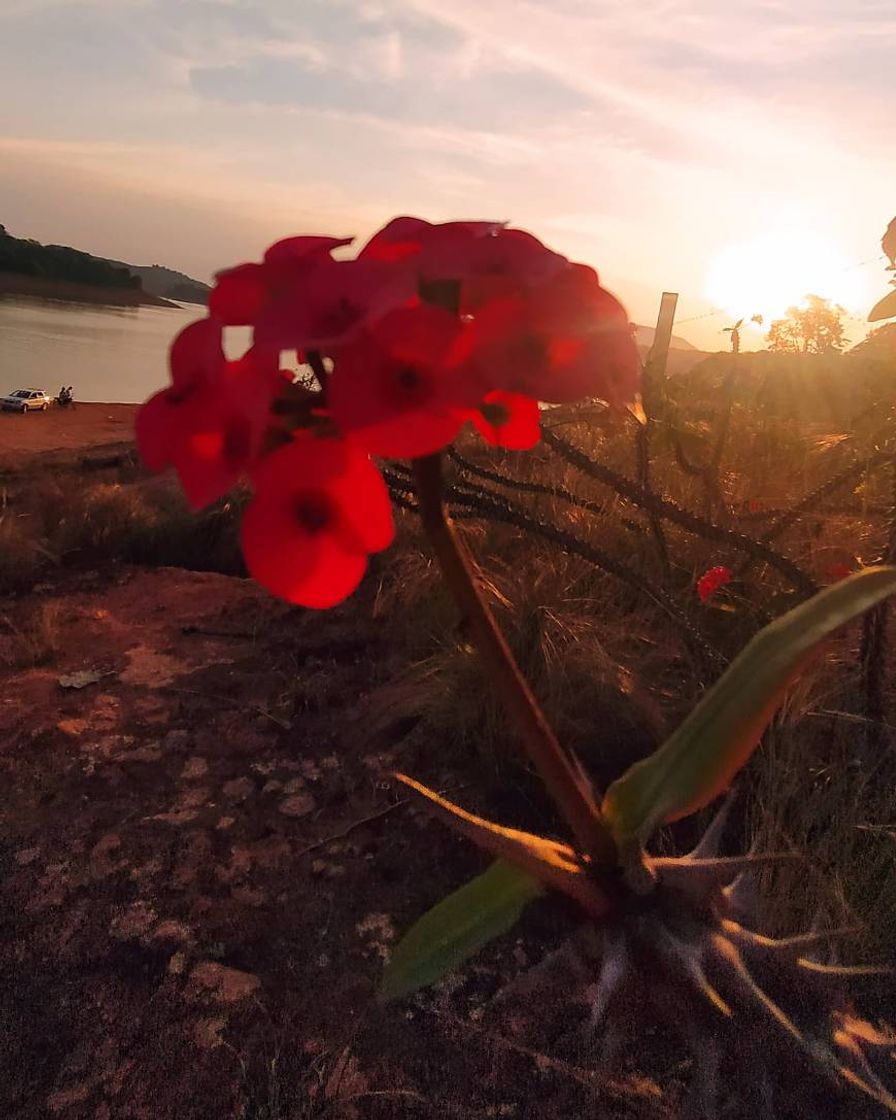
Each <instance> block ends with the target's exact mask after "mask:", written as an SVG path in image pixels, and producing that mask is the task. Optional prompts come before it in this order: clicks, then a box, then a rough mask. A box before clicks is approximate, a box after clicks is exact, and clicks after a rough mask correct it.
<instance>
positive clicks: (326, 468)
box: [242, 432, 394, 607]
mask: <svg viewBox="0 0 896 1120" xmlns="http://www.w3.org/2000/svg"><path fill="white" fill-rule="evenodd" d="M253 477H254V481H255V486H256V496H255V499H254V500H253V502H252V503H251V505H250V506H249V508H248V510H247V511H246V516H245V518H244V520H243V530H242V537H243V550H244V554H245V557H246V563H247V565H248V567H249V570H250V571H251V573H252V574H253V576H255V578H256V579H258V581H259V582H260V583H262V584H264V586H265V587H267V588H268V589H269V590H271V591H273V592H274V593H275V594H277V595H280V596H281V597H283V598H285V599H288V600H290V601H291V602H295V603H302V604H303V605H305V606H309V607H328V606H332V605H334V604H335V603H337V602H340V601H341V600H342V599H344V598H345V597H346V596H347V595H349V594H351V592H352V591H353V590H354V589H355V587H357V585H358V583H359V582H360V580H361V577H362V576H363V574H364V570H365V568H366V564H367V553H368V552H372V551H378V550H380V549H382V548H386V547H387V546H388V545H389V544H390V543H391V541H392V537H393V534H394V527H393V524H392V514H391V507H390V503H389V496H388V491H387V490H386V486H385V483H384V482H383V480H382V477H381V476H380V474H379V471H377V469H376V467H375V466H374V465H373V463H371V462H370V460H369V459H368V458H367V456H366V455H364V454H363V452H361V451H360V450H359V449H358V448H357V447H354V446H352V445H351V444H349V443H348V442H347V441H345V440H337V439H318V438H316V437H314V436H312V435H311V434H310V433H307V432H304V433H300V434H299V435H298V436H297V437H296V439H295V440H294V441H293V442H292V443H290V444H288V445H287V446H285V447H283V448H280V449H279V450H278V451H275V452H273V453H272V454H271V455H269V456H268V457H267V459H265V460H264V461H263V462H262V463H261V464H259V466H258V468H257V469H256V470H255V472H254V475H253ZM309 502H310V503H311V505H312V506H315V505H317V506H319V507H320V508H322V509H323V510H325V511H328V513H329V520H328V521H325V522H324V523H323V524H322V525H321V526H320V527H319V528H315V529H314V530H313V531H312V530H309V529H308V528H307V526H306V525H303V523H302V520H301V518H300V517H299V516H298V515H297V510H298V509H299V508H300V506H301V505H302V504H303V503H309Z"/></svg>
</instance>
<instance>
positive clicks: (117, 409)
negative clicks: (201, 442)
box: [0, 403, 138, 469]
mask: <svg viewBox="0 0 896 1120" xmlns="http://www.w3.org/2000/svg"><path fill="white" fill-rule="evenodd" d="M137 408H138V406H137V405H135V404H93V403H90V404H80V403H79V404H77V405H76V407H75V408H73V409H71V408H55V407H53V408H50V409H49V411H47V412H28V413H26V414H25V415H22V414H21V413H18V412H0V467H3V468H6V469H9V468H13V467H16V466H18V465H20V464H21V463H22V462H23V461H24V459H25V458H26V457H28V456H31V455H33V454H35V453H37V452H43V451H61V450H82V449H87V448H95V447H101V446H103V445H105V444H113V443H122V442H125V441H130V440H132V439H133V436H134V415H135V414H136V412H137Z"/></svg>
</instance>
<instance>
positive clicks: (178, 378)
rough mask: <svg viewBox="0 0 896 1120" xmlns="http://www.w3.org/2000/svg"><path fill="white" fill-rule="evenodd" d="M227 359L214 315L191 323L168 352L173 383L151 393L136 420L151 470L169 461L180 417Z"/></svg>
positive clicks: (144, 456) (163, 466) (138, 436)
mask: <svg viewBox="0 0 896 1120" xmlns="http://www.w3.org/2000/svg"><path fill="white" fill-rule="evenodd" d="M224 361H225V358H224V349H223V345H222V341H221V326H220V324H219V323H216V322H215V321H214V320H212V319H199V320H198V321H197V322H195V323H190V324H189V325H188V326H186V327H184V329H183V330H182V331H181V332H180V334H178V335H177V336H176V337H175V339H174V341H173V342H172V344H171V351H170V353H169V356H168V362H169V366H170V368H171V385H170V387H169V388H167V389H163V390H162V391H161V392H160V393H156V395H155V396H154V397H151V398H150V399H149V400H148V401H147V402H146V403H145V404H144V405H143V406H142V407H141V409H140V411H139V412H138V413H137V418H136V421H135V426H136V434H137V445H138V447H139V449H140V455H141V457H142V459H143V461H144V463H146V465H147V467H149V469H150V470H152V471H161V470H164V469H165V467H167V466H168V465H169V463H170V462H171V455H172V447H173V444H174V442H175V431H174V429H175V427H176V424H177V421H176V417H177V416H179V415H181V414H182V409H183V407H184V406H186V405H188V404H189V402H190V400H191V399H192V398H194V397H195V396H196V394H197V393H198V392H199V391H200V390H201V389H202V388H203V387H205V386H206V385H207V384H208V383H209V382H210V381H212V380H213V379H214V378H215V377H216V376H217V375H218V374H219V372H220V370H221V367H222V366H223V364H224ZM171 421H174V423H173V425H172V423H171Z"/></svg>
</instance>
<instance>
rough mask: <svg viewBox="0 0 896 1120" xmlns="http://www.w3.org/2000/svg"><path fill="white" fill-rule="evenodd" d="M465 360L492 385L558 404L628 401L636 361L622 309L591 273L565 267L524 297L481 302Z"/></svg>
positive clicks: (637, 376) (636, 378) (637, 381)
mask: <svg viewBox="0 0 896 1120" xmlns="http://www.w3.org/2000/svg"><path fill="white" fill-rule="evenodd" d="M469 350H470V360H471V361H472V362H473V363H475V364H476V365H478V367H479V368H480V370H481V371H482V373H483V375H484V376H485V377H487V378H489V379H491V381H492V384H493V385H495V386H499V387H501V388H505V389H512V390H514V391H515V392H519V393H523V394H524V395H526V396H528V397H532V398H533V399H535V400H542V401H552V402H554V403H558V404H562V403H565V402H571V401H577V400H582V399H584V398H587V397H599V398H601V399H602V400H605V401H608V402H609V403H610V404H611V405H614V406H622V405H625V404H628V403H629V402H630V401H632V400H633V399H634V398H635V396H636V394H637V392H638V388H639V384H640V376H641V361H640V357H639V355H638V350H637V347H636V346H635V341H634V338H633V335H632V329H631V326H630V324H629V321H628V316H627V315H626V313H625V309H624V308H623V306H622V304H621V303H620V302H619V301H618V300H617V299H616V297H615V296H612V295H611V294H610V293H609V292H607V291H605V290H604V289H603V288H602V287H601V286H600V283H599V282H598V279H597V273H596V272H594V270H593V269H590V268H587V267H586V266H584V265H569V266H568V267H567V268H565V269H563V270H562V271H561V272H558V273H556V274H555V275H554V276H552V277H551V278H550V279H549V280H547V281H545V282H544V283H543V284H539V285H537V286H536V287H534V288H532V289H531V290H530V291H529V292H527V293H526V294H525V295H519V296H514V297H511V298H509V299H497V300H494V301H492V302H490V303H487V304H486V305H485V306H484V307H483V308H482V309H481V310H480V311H479V312H478V313H477V314H476V315H475V316H474V318H473V320H472V323H471V324H470V341H469Z"/></svg>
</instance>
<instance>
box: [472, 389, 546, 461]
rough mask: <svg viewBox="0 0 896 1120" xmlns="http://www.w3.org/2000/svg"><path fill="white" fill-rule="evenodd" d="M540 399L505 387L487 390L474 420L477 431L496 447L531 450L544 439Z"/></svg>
mask: <svg viewBox="0 0 896 1120" xmlns="http://www.w3.org/2000/svg"><path fill="white" fill-rule="evenodd" d="M540 414H541V410H540V409H539V407H538V401H533V400H532V399H531V398H529V397H524V396H522V395H521V394H520V393H508V392H507V390H506V389H494V390H492V392H491V393H486V395H485V396H484V397H483V398H482V402H481V404H480V405H479V407H478V408H477V409H475V410H474V411H473V414H472V417H471V419H472V421H473V424H474V426H475V427H476V429H477V431H479V432H480V433H481V434H482V435H483V436H484V437H485V439H486V440H487V441H488V442H489V443H491V444H494V445H495V446H496V447H506V448H508V449H510V450H511V451H528V450H529V449H530V448H531V447H534V446H535V444H536V443H538V441H539V440H540V439H541V424H540V423H539V418H540Z"/></svg>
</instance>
